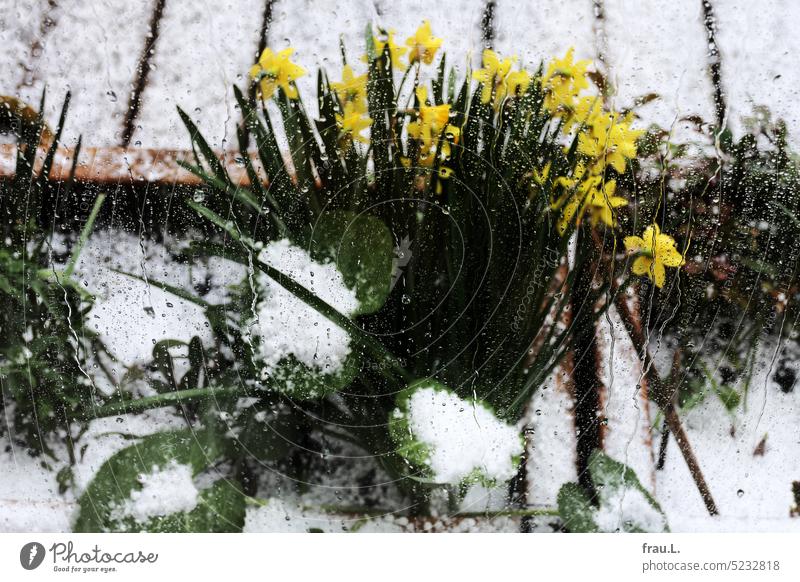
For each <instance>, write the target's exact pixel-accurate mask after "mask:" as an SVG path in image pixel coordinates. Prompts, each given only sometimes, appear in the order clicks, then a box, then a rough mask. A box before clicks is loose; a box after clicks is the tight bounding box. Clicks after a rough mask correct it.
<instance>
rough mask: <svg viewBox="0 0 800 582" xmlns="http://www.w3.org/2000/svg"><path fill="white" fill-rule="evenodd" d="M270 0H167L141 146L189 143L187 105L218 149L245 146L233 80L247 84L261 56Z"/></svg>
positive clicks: (137, 136)
mask: <svg viewBox="0 0 800 582" xmlns="http://www.w3.org/2000/svg"><path fill="white" fill-rule="evenodd" d="M263 13H264V2H263V0H236V1H234V0H225V1H212V0H199V1H198V0H180V1H171V2H167V4H166V6H165V8H164V13H163V15H162V17H161V23H160V26H159V36H158V41H157V43H156V49H155V53H154V55H153V57H152V60H151V63H152V66H153V68H152V70H151V71H150V75H149V77H148V81H147V87H146V88H145V90H144V93H143V96H142V109H141V112H140V114H139V118H138V120H137V128H136V131H135V132H134V134H133V141H132V143H133V145H134V146H135V145H136V142H141V144H143V146H144V147H147V148H183V149H188V148H189V144H190V141H189V133H188V132H187V130H186V128H185V127H184V125H183V123H182V122H181V120H180V118H179V117H178V112H177V110H176V106H180V107H181V109H183V110H184V111H185V112H186V113H187V114H188V115H189V116H190V117H191V118H192V119H193V120H194V121H195V123H196V124H197V126H198V128H199V129H200V131H201V133H202V134H203V136H204V137H205V138H206V140H207V141H208V143H209V144H210V145H211V147H212V148H215V149H219V150H225V149H229V148H230V147H231V146H233V147H235V148H238V145H237V142H236V133H235V123H236V122H237V121H238V120H239V118H240V113H239V111H238V109H237V106H236V100H235V99H234V96H233V88H232V86H233V85H238V86H239V87H240V88H242V89H245V88H246V87H247V83H248V82H249V81H248V79H247V72H248V70H249V68H250V65H252V64H253V63H254V62H255V60H256V51H257V49H258V39H259V33H260V30H261V22H262V15H263Z"/></svg>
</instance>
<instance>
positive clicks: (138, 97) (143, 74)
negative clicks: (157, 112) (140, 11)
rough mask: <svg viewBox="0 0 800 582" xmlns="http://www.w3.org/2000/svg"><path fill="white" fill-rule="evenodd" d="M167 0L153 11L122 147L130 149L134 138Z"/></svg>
mask: <svg viewBox="0 0 800 582" xmlns="http://www.w3.org/2000/svg"><path fill="white" fill-rule="evenodd" d="M166 3H167V2H166V0H157V2H156V5H155V8H154V9H153V16H152V17H151V18H150V33H149V34H148V36H147V39H146V40H145V43H144V50H143V51H142V56H141V58H140V59H139V67H138V71H139V74H138V76H137V77H136V82H135V84H134V86H133V91H132V92H131V97H130V100H129V101H128V110H127V111H126V112H125V119H124V120H123V122H122V140H121V145H122V147H128V145H129V144H130V142H131V137H133V130H134V124H135V123H136V118H137V117H138V116H139V109H140V108H141V105H142V94H143V93H144V88H145V87H146V86H147V75H148V74H149V73H150V59H151V58H152V57H153V55H154V54H155V47H156V41H157V40H158V29H159V24H160V22H161V16H162V15H163V14H164V6H165V4H166Z"/></svg>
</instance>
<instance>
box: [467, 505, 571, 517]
mask: <svg viewBox="0 0 800 582" xmlns="http://www.w3.org/2000/svg"><path fill="white" fill-rule="evenodd" d="M558 515H559V513H558V509H557V508H555V507H538V508H531V509H500V510H498V511H465V512H461V513H456V514H454V515H453V517H543V516H551V517H557V516H558Z"/></svg>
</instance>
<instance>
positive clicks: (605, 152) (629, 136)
mask: <svg viewBox="0 0 800 582" xmlns="http://www.w3.org/2000/svg"><path fill="white" fill-rule="evenodd" d="M643 133H644V130H640V129H631V116H630V115H628V116H626V117H625V119H622V120H619V119H618V114H616V113H609V114H603V115H597V116H595V117H594V119H593V120H592V126H591V128H590V131H587V132H583V133H581V134H580V135H579V136H578V151H579V152H580V153H582V154H584V155H586V156H589V157H590V158H595V159H597V160H601V161H603V162H605V163H607V164H609V165H610V166H612V167H613V168H614V169H615V170H616V171H617V172H619V173H620V174H622V173H623V172H625V166H626V164H627V161H628V160H629V159H633V158H635V157H636V140H637V139H639V136H640V135H642V134H643Z"/></svg>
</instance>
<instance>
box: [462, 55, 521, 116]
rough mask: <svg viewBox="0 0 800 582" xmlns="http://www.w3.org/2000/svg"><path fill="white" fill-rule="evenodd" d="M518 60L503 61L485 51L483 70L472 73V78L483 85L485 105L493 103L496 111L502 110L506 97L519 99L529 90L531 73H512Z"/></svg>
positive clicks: (482, 100) (482, 94) (482, 98)
mask: <svg viewBox="0 0 800 582" xmlns="http://www.w3.org/2000/svg"><path fill="white" fill-rule="evenodd" d="M516 60H517V59H516V57H514V58H511V59H501V58H500V56H499V55H498V54H497V53H496V52H494V51H492V50H489V49H486V50H484V51H483V68H482V69H478V70H477V71H475V72H474V73H472V78H473V79H475V80H476V81H478V82H479V83H480V84H481V102H482V103H483V104H484V105H485V104H486V103H489V102H490V101H491V102H492V105H493V106H494V108H495V109H500V105H501V104H502V103H503V100H504V99H505V98H506V96H509V97H518V96H520V95H523V94H524V93H525V91H527V90H528V87H529V86H530V84H531V75H530V73H528V72H527V71H526V70H525V69H520V70H519V71H513V72H512V71H511V67H512V65H513V64H514V62H515V61H516Z"/></svg>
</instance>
